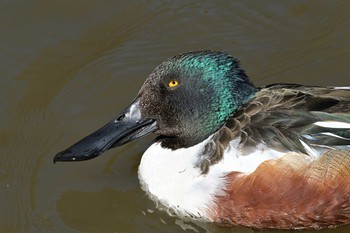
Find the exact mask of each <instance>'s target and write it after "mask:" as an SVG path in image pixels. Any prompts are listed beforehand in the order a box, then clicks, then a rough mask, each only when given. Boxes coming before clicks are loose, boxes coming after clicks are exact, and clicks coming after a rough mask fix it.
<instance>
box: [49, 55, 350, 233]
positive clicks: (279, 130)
mask: <svg viewBox="0 0 350 233" xmlns="http://www.w3.org/2000/svg"><path fill="white" fill-rule="evenodd" d="M150 132H154V133H155V134H157V135H158V137H157V138H156V139H155V141H154V143H153V144H152V145H151V146H150V147H149V148H148V149H147V150H146V152H145V153H144V155H143V156H142V158H141V162H140V166H139V172H138V173H139V174H138V175H139V179H140V182H141V186H142V188H143V189H144V190H145V191H146V193H147V194H148V195H149V197H150V198H151V199H152V200H154V201H155V202H157V203H158V204H159V205H157V206H159V207H161V208H162V209H165V210H166V211H167V212H170V213H173V214H175V215H178V216H180V217H183V218H190V219H195V220H199V221H208V222H216V223H219V224H222V225H226V226H231V225H242V226H248V227H253V228H259V229H267V228H269V229H270V228H273V229H320V228H324V227H336V226H339V225H343V224H348V223H350V87H314V86H303V85H297V84H274V85H269V86H266V87H261V88H255V87H254V86H253V84H251V83H250V81H249V80H248V77H247V76H246V74H245V72H244V71H243V70H242V69H241V68H240V67H239V64H238V62H237V60H235V59H234V58H232V57H231V56H229V55H227V54H226V53H222V52H215V51H199V52H189V53H185V54H181V55H178V56H175V57H172V58H170V59H167V60H166V61H164V62H163V63H162V64H161V65H159V66H158V67H157V68H156V69H155V70H154V71H153V72H152V73H151V75H150V76H149V78H148V79H147V80H146V82H145V83H144V85H143V87H142V88H141V90H140V92H139V94H138V96H137V97H136V99H135V100H134V101H133V103H132V104H131V105H130V106H129V107H128V108H127V109H126V110H124V111H123V112H122V113H121V114H120V115H119V116H118V117H117V118H115V119H113V120H112V121H111V122H109V123H107V124H106V125H105V126H104V127H102V128H101V129H99V130H98V131H96V132H95V133H93V134H91V135H89V136H87V137H85V138H84V139H82V140H81V141H79V142H78V143H76V144H74V145H73V146H71V147H70V148H68V149H67V150H65V151H63V152H61V153H59V154H58V155H56V157H55V160H54V161H80V160H87V159H91V158H93V157H96V156H98V155H100V154H101V153H103V152H104V151H105V150H108V149H110V148H113V147H115V146H121V145H123V144H125V143H127V142H129V141H132V140H135V139H137V138H138V137H141V136H143V135H145V134H148V133H150Z"/></svg>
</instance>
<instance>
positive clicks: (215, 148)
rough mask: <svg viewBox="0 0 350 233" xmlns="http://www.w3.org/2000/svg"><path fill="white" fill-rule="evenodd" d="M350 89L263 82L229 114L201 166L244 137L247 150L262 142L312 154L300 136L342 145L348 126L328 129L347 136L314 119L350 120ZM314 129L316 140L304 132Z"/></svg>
mask: <svg viewBox="0 0 350 233" xmlns="http://www.w3.org/2000/svg"><path fill="white" fill-rule="evenodd" d="M349 111H350V89H336V88H324V87H309V86H302V85H296V84H275V85H270V86H267V87H263V88H260V91H259V92H258V93H257V94H256V96H255V97H254V98H253V99H252V100H251V101H249V102H248V103H247V104H246V105H245V106H244V107H243V108H241V109H240V110H239V111H238V112H237V113H235V114H234V116H232V118H231V119H229V120H228V121H227V122H226V124H225V125H224V126H223V127H222V128H221V129H219V130H218V132H217V133H216V134H215V135H214V137H213V138H212V140H211V141H210V142H208V144H207V146H206V149H205V151H204V152H203V155H202V158H201V159H200V161H199V163H198V166H199V167H200V168H201V169H202V172H203V173H206V172H208V170H209V167H210V165H212V164H215V163H217V162H218V161H220V160H221V158H222V157H223V153H224V150H225V149H226V148H227V146H228V145H229V142H230V141H232V140H233V139H235V138H240V144H239V148H236V150H237V151H238V152H239V153H241V154H242V155H246V154H249V153H250V152H252V151H253V150H255V149H256V146H257V145H258V144H260V143H264V144H266V145H267V146H268V147H270V148H274V149H276V150H278V151H282V152H286V153H287V152H299V153H304V154H307V153H308V152H307V151H306V150H305V147H304V146H303V145H302V143H301V142H300V140H302V141H303V142H305V143H306V144H308V145H310V146H311V147H319V148H321V150H324V147H326V148H334V149H337V148H338V147H339V148H340V147H341V146H344V145H345V146H349V145H350V131H349V130H346V129H344V130H340V131H339V130H338V131H335V130H332V129H324V130H326V132H332V133H334V134H336V135H339V136H341V137H343V138H348V140H341V139H339V138H332V137H329V136H324V135H320V134H319V133H321V132H322V131H320V130H322V129H320V127H317V126H315V125H313V123H315V122H317V121H319V120H327V119H331V120H337V119H339V121H344V122H348V123H350V112H349ZM308 134H310V135H312V137H315V138H316V139H317V140H310V138H309V139H308V138H304V137H303V135H308ZM349 149H350V147H349Z"/></svg>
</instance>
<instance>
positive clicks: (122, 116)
mask: <svg viewBox="0 0 350 233" xmlns="http://www.w3.org/2000/svg"><path fill="white" fill-rule="evenodd" d="M124 117H125V114H124V113H123V114H121V115H120V116H118V117H117V121H122V120H123V119H124Z"/></svg>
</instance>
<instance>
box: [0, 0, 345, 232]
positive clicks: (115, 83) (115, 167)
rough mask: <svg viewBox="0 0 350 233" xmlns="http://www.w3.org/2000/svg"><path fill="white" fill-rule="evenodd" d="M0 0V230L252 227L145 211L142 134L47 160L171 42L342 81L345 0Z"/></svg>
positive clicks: (115, 107) (261, 72) (258, 73)
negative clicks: (63, 159)
mask: <svg viewBox="0 0 350 233" xmlns="http://www.w3.org/2000/svg"><path fill="white" fill-rule="evenodd" d="M0 6H1V7H0V15H1V16H0V17H1V19H2V20H1V21H0V33H1V43H0V74H1V78H0V88H1V91H0V95H1V97H2V98H0V111H1V118H0V152H1V156H0V188H1V192H0V201H1V208H0V232H181V231H185V229H187V230H186V232H213V231H215V232H253V230H251V229H247V228H241V227H234V228H231V229H227V228H222V227H218V226H214V225H213V224H204V225H200V226H197V225H195V224H193V223H187V222H183V221H181V220H179V219H176V218H172V217H169V216H167V215H166V214H165V213H162V212H159V211H155V205H154V204H153V203H152V202H151V201H149V200H148V198H147V197H146V196H145V194H144V193H143V192H142V191H141V189H140V188H139V184H138V179H137V166H138V162H139V159H140V157H141V155H142V153H143V151H144V150H145V148H147V146H148V145H149V144H150V142H151V140H152V137H148V138H145V139H142V140H140V141H138V142H135V143H131V144H129V145H125V146H123V147H121V148H118V149H115V150H112V151H110V152H108V153H106V154H105V155H103V156H102V157H99V158H98V159H95V160H93V161H87V162H84V163H69V164H66V163H65V164H56V165H53V163H52V158H53V155H54V154H55V153H56V152H58V151H60V150H61V149H63V148H65V147H66V146H68V145H70V144H72V143H73V142H75V141H76V140H78V139H79V138H81V137H83V136H84V135H87V134H88V133H90V132H91V131H93V130H94V129H96V128H98V127H99V126H101V125H102V124H103V123H105V122H107V121H108V120H109V119H111V118H112V117H113V116H116V114H117V113H118V112H119V110H121V109H123V107H125V106H126V105H127V104H128V103H129V102H130V101H131V100H132V99H133V97H134V96H135V95H136V93H137V91H138V89H139V88H140V86H141V85H142V83H143V81H144V79H145V78H146V77H147V75H148V74H149V73H150V72H151V71H152V69H153V68H154V67H155V66H156V65H158V64H159V63H160V62H161V61H162V60H163V59H165V58H167V57H169V56H172V55H175V54H177V53H179V52H185V51H189V50H196V49H204V48H206V49H218V50H225V51H227V52H229V53H231V54H233V55H234V56H237V57H239V58H240V59H241V60H242V65H243V67H244V68H245V69H246V70H247V73H248V74H249V75H250V77H251V79H252V81H253V82H254V83H256V84H257V85H264V84H268V83H273V82H288V83H303V84H309V85H350V82H349V78H348V75H349V72H348V67H347V66H348V61H349V60H350V47H349V46H347V45H348V38H350V37H349V36H350V30H349V29H350V19H349V17H350V15H349V14H348V12H349V9H350V3H348V2H340V1H293V2H283V3H282V2H279V1H264V2H261V1H249V2H243V1H242V2H233V1H232V2H230V1H215V2H214V1H204V2H198V3H196V2H188V1H176V2H172V1H162V2H158V1H148V2H142V3H140V2H137V1H135V2H133V1H129V2H127V3H126V2H124V1H102V2H101V1H96V0H95V1H84V2H79V1H77V2H71V1H59V2H56V3H52V2H50V1H47V2H40V3H39V2H36V1H26V2H21V3H20V4H19V3H18V1H5V2H2V3H0ZM154 211H155V212H154ZM349 230H350V228H349V227H348V226H346V227H341V228H337V229H335V230H332V229H330V230H322V231H320V232H337V233H340V232H348V231H349ZM303 232H307V231H303Z"/></svg>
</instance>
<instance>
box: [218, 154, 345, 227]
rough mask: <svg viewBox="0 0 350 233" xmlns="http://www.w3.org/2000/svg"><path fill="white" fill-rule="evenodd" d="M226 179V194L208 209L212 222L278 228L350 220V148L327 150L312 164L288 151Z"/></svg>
mask: <svg viewBox="0 0 350 233" xmlns="http://www.w3.org/2000/svg"><path fill="white" fill-rule="evenodd" d="M226 178H227V182H228V185H227V187H226V195H225V196H219V197H217V206H216V208H214V209H213V210H212V217H213V219H214V220H215V221H216V222H220V223H222V224H225V225H231V224H238V225H244V226H250V227H253V228H280V229H318V228H322V227H332V226H338V225H342V224H346V223H350V151H339V150H332V151H328V152H326V153H325V154H324V155H323V156H322V157H321V158H320V159H318V160H315V161H312V162H310V157H309V156H307V155H304V154H295V153H290V154H287V155H285V156H284V157H282V158H280V159H277V160H269V161H265V162H264V163H262V164H261V165H260V166H259V167H258V168H257V169H256V170H255V171H254V172H253V173H251V174H247V175H245V174H242V173H238V172H232V173H230V174H228V175H227V177H226Z"/></svg>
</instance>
